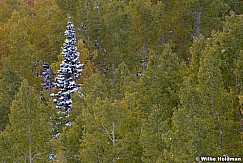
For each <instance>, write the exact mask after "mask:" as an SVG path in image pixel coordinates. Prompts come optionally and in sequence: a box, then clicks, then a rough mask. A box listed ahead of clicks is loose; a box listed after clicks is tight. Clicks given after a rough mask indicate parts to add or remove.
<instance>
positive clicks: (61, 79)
mask: <svg viewBox="0 0 243 163" xmlns="http://www.w3.org/2000/svg"><path fill="white" fill-rule="evenodd" d="M64 34H65V37H66V40H65V43H64V47H63V48H62V57H63V59H64V60H63V61H62V63H61V64H60V69H59V70H58V76H57V77H56V78H55V81H54V83H53V86H54V87H56V88H57V89H60V91H59V92H58V93H57V94H54V93H52V94H51V96H56V97H59V98H58V99H55V100H54V102H55V103H56V108H58V109H60V112H61V113H63V114H65V116H68V113H69V111H70V110H71V105H72V100H71V97H70V94H71V93H73V92H74V91H76V90H77V89H78V87H79V85H78V84H76V80H77V78H78V77H79V76H80V73H81V71H82V66H83V64H81V63H80V61H79V52H77V47H76V43H77V41H76V38H75V30H74V25H73V24H72V22H71V21H70V18H69V21H68V25H67V30H66V31H65V32H64ZM63 109H64V110H63ZM66 125H70V122H67V123H66Z"/></svg>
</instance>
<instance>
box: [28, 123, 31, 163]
mask: <svg viewBox="0 0 243 163" xmlns="http://www.w3.org/2000/svg"><path fill="white" fill-rule="evenodd" d="M30 129H31V127H30V125H28V137H29V161H30V163H32V156H31V155H32V149H31V144H32V140H31V133H30Z"/></svg>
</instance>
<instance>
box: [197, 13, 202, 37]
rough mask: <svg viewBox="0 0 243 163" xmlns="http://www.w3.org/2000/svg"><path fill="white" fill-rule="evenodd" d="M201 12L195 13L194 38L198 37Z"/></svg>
mask: <svg viewBox="0 0 243 163" xmlns="http://www.w3.org/2000/svg"><path fill="white" fill-rule="evenodd" d="M201 14H202V13H201V12H197V15H196V20H197V22H196V37H197V38H199V37H200V24H201Z"/></svg>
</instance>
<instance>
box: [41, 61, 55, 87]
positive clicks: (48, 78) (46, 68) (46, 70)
mask: <svg viewBox="0 0 243 163" xmlns="http://www.w3.org/2000/svg"><path fill="white" fill-rule="evenodd" d="M42 67H43V72H42V74H41V76H43V77H44V81H43V84H42V86H43V87H44V89H45V90H49V91H50V92H51V91H52V87H53V84H52V82H53V80H52V76H53V71H52V69H51V66H50V65H49V64H48V63H47V62H44V63H43V64H42Z"/></svg>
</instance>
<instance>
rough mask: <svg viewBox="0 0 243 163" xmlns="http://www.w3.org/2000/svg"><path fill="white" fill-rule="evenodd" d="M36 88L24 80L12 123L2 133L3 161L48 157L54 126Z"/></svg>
mask: <svg viewBox="0 0 243 163" xmlns="http://www.w3.org/2000/svg"><path fill="white" fill-rule="evenodd" d="M36 94H37V93H36V92H35V90H34V89H33V88H32V87H31V86H29V84H28V83H27V81H26V80H24V81H23V82H22V83H21V86H20V88H19V92H18V93H17V95H16V96H15V99H14V100H13V102H12V104H11V107H10V114H9V121H10V124H9V125H7V127H6V130H4V131H3V133H2V135H1V145H3V146H1V149H4V150H3V151H2V157H1V161H4V162H5V161H7V162H21V161H24V162H26V161H28V162H29V161H30V162H32V161H35V160H39V161H40V160H43V161H44V160H47V159H48V157H47V156H48V154H49V150H50V142H49V141H50V136H51V135H50V130H51V129H50V125H49V123H48V114H47V113H48V112H47V108H43V107H42V106H41V105H40V104H39V102H38V97H36Z"/></svg>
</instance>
